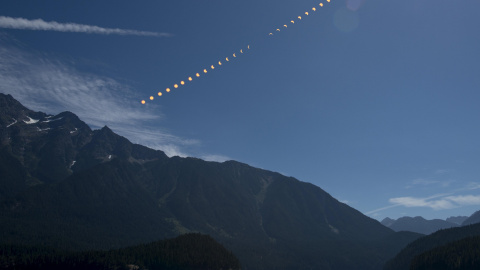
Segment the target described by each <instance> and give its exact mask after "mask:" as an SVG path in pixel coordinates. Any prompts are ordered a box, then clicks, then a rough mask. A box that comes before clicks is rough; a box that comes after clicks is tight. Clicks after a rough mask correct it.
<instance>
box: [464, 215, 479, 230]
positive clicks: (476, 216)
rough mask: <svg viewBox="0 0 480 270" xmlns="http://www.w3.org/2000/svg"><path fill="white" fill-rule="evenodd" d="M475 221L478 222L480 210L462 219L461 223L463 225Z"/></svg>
mask: <svg viewBox="0 0 480 270" xmlns="http://www.w3.org/2000/svg"><path fill="white" fill-rule="evenodd" d="M476 223H480V211H477V212H475V213H473V214H472V215H471V216H470V217H469V218H467V219H466V220H465V221H463V223H462V225H463V226H465V225H471V224H476Z"/></svg>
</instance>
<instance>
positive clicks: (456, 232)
mask: <svg viewBox="0 0 480 270" xmlns="http://www.w3.org/2000/svg"><path fill="white" fill-rule="evenodd" d="M478 236H480V223H477V224H474V225H468V226H463V227H457V228H451V229H445V230H440V231H437V232H435V233H433V234H430V235H427V236H424V237H421V238H418V239H417V240H415V241H413V242H412V243H410V244H408V245H407V246H406V247H405V248H404V249H402V251H401V252H400V253H398V254H397V255H396V256H395V257H394V258H393V259H391V260H389V261H388V262H387V263H386V264H385V267H384V269H385V270H407V269H410V265H411V263H412V260H413V259H414V258H415V256H418V255H421V254H423V253H425V252H427V251H429V250H432V249H435V248H440V247H442V246H444V245H447V244H450V243H452V242H455V241H459V240H462V239H464V238H467V237H478ZM454 245H458V243H457V244H454ZM460 249H463V248H460ZM435 252H437V251H435ZM425 269H447V268H425ZM465 269H470V268H465Z"/></svg>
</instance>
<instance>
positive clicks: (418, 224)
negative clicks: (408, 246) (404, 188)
mask: <svg viewBox="0 0 480 270" xmlns="http://www.w3.org/2000/svg"><path fill="white" fill-rule="evenodd" d="M381 223H382V225H384V226H386V227H388V228H390V229H392V230H394V231H396V232H399V231H409V232H416V233H421V234H431V233H434V232H436V231H438V230H442V229H448V228H453V227H460V226H466V225H471V224H475V223H480V211H477V212H475V213H473V214H472V215H471V216H470V217H467V216H456V217H449V218H447V219H445V220H443V219H431V220H426V219H424V218H423V217H401V218H398V219H396V220H395V219H391V218H388V217H387V218H384V219H383V220H382V221H381Z"/></svg>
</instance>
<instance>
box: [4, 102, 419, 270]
mask: <svg viewBox="0 0 480 270" xmlns="http://www.w3.org/2000/svg"><path fill="white" fill-rule="evenodd" d="M11 99H13V97H11V96H5V95H3V94H0V104H4V103H9V102H10V103H11V104H10V105H9V107H8V108H10V110H11V111H8V110H3V111H2V113H4V114H2V115H1V116H0V139H1V140H0V141H1V142H2V144H1V147H0V149H1V151H0V154H1V156H0V158H2V159H4V160H7V161H9V162H11V163H12V164H16V166H12V168H10V167H3V168H2V167H0V173H3V175H9V179H10V180H9V182H8V183H7V184H6V185H5V186H6V187H8V188H14V189H16V191H15V192H14V193H15V194H12V192H10V193H9V192H8V191H7V190H6V189H3V190H0V195H1V194H9V195H8V196H4V197H0V217H2V220H3V221H4V222H2V223H1V224H0V236H1V237H0V239H3V241H4V242H8V243H19V244H24V243H35V244H42V245H50V246H55V247H59V248H66V249H68V248H70V249H76V250H85V249H98V248H101V249H110V248H115V247H123V246H127V245H132V244H139V243H144V242H150V241H153V240H156V239H162V238H165V237H175V236H177V235H180V234H184V233H188V232H198V233H203V234H208V235H211V236H212V237H214V238H215V239H216V240H217V241H219V242H220V243H221V244H223V245H224V246H225V247H227V248H228V249H230V250H232V251H233V252H234V253H235V254H236V255H237V257H239V258H240V260H241V261H242V265H243V266H244V269H274V268H276V269H298V268H304V269H308V268H325V269H381V266H382V264H383V262H385V261H386V260H387V259H388V258H390V257H393V256H394V255H395V254H396V253H397V252H398V251H399V250H400V249H401V248H402V247H403V246H404V245H405V244H406V243H407V242H409V241H411V240H413V239H416V238H418V237H419V235H418V234H413V233H402V234H397V233H394V232H393V231H392V230H391V229H388V228H386V227H384V226H382V225H381V224H380V223H379V222H378V221H376V220H374V219H371V218H369V217H366V216H365V215H363V214H362V213H360V212H359V211H358V210H355V209H353V208H351V207H350V206H348V205H345V204H343V203H340V202H339V201H338V200H336V199H335V198H333V197H332V196H331V195H330V194H328V193H327V192H325V191H324V190H322V189H321V188H320V187H317V186H315V185H313V184H310V183H306V182H302V181H299V180H297V179H295V178H293V177H286V176H283V175H281V174H279V173H276V172H271V171H268V170H263V169H257V168H254V167H251V166H249V165H247V164H243V163H240V162H236V161H227V162H223V163H217V162H206V161H203V160H201V159H197V158H181V157H171V158H169V157H167V156H166V155H165V153H164V152H162V151H159V150H153V149H149V148H147V147H144V146H141V145H136V144H132V143H130V142H129V141H128V140H127V139H126V138H124V137H121V136H119V135H117V134H115V133H114V132H113V131H112V130H110V129H109V128H108V127H104V128H102V129H100V130H91V129H90V128H89V127H88V125H86V124H85V123H84V122H82V121H81V120H80V119H78V117H77V118H75V117H74V116H73V115H72V114H70V113H63V114H58V115H57V116H50V115H47V114H45V113H40V112H33V111H30V110H28V109H26V108H25V107H23V105H21V104H20V103H15V102H13V101H11ZM9 100H10V101H9ZM12 104H13V105H12ZM15 104H16V105H15ZM19 104H20V105H21V106H22V107H20V106H19ZM5 108H7V107H5ZM12 115H14V116H15V117H17V118H15V119H16V121H17V123H15V124H13V125H11V124H12V122H13V120H11V119H10V120H9V121H7V120H8V119H9V117H10V116H12ZM59 116H61V118H60V117H59ZM27 117H28V118H27ZM12 119H13V118H12ZM49 119H51V120H49ZM27 122H28V123H27ZM15 168H16V169H15ZM29 179H30V180H29ZM19 183H20V185H19V186H18V187H17V186H16V185H17V184H19ZM32 183H33V184H32ZM0 188H3V184H2V185H0Z"/></svg>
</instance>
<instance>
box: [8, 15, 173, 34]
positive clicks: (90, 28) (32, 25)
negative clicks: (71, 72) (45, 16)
mask: <svg viewBox="0 0 480 270" xmlns="http://www.w3.org/2000/svg"><path fill="white" fill-rule="evenodd" d="M0 28H9V29H22V30H36V31H59V32H77V33H87V34H102V35H135V36H151V37H169V36H171V34H169V33H158V32H149V31H138V30H129V29H119V28H104V27H99V26H95V25H85V24H77V23H59V22H55V21H50V22H46V21H44V20H42V19H35V20H28V19H25V18H12V17H5V16H0Z"/></svg>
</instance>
